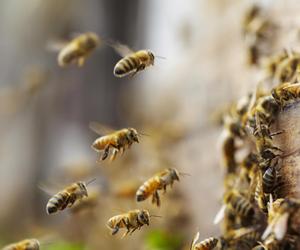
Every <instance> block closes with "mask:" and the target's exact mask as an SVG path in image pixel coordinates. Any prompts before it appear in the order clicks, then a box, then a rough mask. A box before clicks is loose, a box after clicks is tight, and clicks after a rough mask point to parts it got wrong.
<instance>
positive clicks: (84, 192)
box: [77, 181, 88, 197]
mask: <svg viewBox="0 0 300 250" xmlns="http://www.w3.org/2000/svg"><path fill="white" fill-rule="evenodd" d="M77 185H78V186H79V188H80V191H81V192H82V194H83V195H84V196H86V197H88V192H87V188H86V185H85V183H84V182H82V181H79V182H77Z"/></svg>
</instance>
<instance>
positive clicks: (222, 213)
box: [214, 204, 226, 225]
mask: <svg viewBox="0 0 300 250" xmlns="http://www.w3.org/2000/svg"><path fill="white" fill-rule="evenodd" d="M225 210H226V205H225V204H224V205H223V206H222V207H221V208H220V210H219V212H218V213H217V214H216V217H215V218H214V224H215V225H216V224H219V223H220V222H221V221H222V220H223V219H224V216H225Z"/></svg>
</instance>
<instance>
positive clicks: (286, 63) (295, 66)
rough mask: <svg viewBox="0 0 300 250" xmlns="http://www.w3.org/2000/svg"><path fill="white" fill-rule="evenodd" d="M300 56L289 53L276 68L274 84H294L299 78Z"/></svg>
mask: <svg viewBox="0 0 300 250" xmlns="http://www.w3.org/2000/svg"><path fill="white" fill-rule="evenodd" d="M299 63H300V54H299V53H295V52H291V53H289V54H288V57H287V58H285V59H283V60H282V61H281V62H280V63H279V65H278V66H277V68H276V71H275V75H274V79H275V81H276V83H279V84H280V83H284V82H290V83H295V82H296V81H297V78H298V76H299Z"/></svg>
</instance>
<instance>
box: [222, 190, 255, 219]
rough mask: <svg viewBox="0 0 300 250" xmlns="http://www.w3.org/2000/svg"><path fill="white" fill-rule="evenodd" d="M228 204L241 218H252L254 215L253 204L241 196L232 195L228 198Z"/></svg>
mask: <svg viewBox="0 0 300 250" xmlns="http://www.w3.org/2000/svg"><path fill="white" fill-rule="evenodd" d="M228 202H229V204H231V206H232V209H233V210H234V211H236V212H237V213H238V214H239V215H240V216H243V217H252V216H253V215H254V208H253V206H252V205H251V203H250V202H249V201H248V200H247V199H246V198H244V197H243V196H241V195H239V194H232V195H230V196H229V197H228Z"/></svg>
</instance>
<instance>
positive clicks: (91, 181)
mask: <svg viewBox="0 0 300 250" xmlns="http://www.w3.org/2000/svg"><path fill="white" fill-rule="evenodd" d="M95 180H97V178H94V179H91V180H89V181H88V182H87V183H86V185H87V186H88V185H89V184H91V183H93V182H94V181H95Z"/></svg>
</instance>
